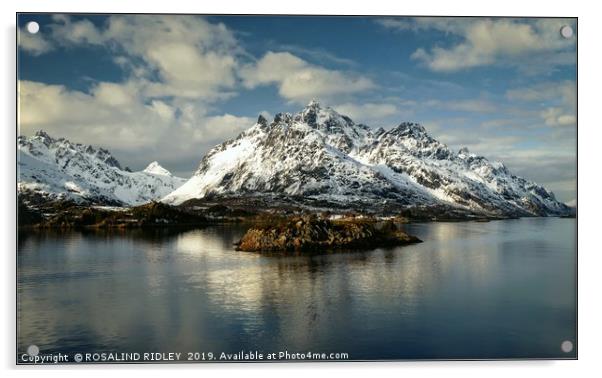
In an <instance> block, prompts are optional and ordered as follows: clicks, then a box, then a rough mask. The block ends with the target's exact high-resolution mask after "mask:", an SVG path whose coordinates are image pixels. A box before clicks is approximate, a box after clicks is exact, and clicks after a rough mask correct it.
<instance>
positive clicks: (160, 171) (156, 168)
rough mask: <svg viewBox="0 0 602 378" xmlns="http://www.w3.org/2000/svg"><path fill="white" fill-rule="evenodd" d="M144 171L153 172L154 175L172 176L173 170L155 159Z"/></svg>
mask: <svg viewBox="0 0 602 378" xmlns="http://www.w3.org/2000/svg"><path fill="white" fill-rule="evenodd" d="M143 172H146V173H151V174H154V175H163V176H171V172H170V171H168V170H167V169H165V168H163V167H162V166H161V164H159V162H157V161H153V162H152V163H150V164H149V165H147V166H146V168H144V170H143Z"/></svg>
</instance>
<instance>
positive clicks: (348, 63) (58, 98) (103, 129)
mask: <svg viewBox="0 0 602 378" xmlns="http://www.w3.org/2000/svg"><path fill="white" fill-rule="evenodd" d="M30 21H36V22H38V23H39V25H40V30H39V32H38V33H36V34H30V33H28V32H27V30H26V27H25V26H26V24H27V23H28V22H30ZM565 25H568V26H571V27H572V28H573V29H574V30H575V29H576V23H575V20H574V19H557V18H555V19H520V18H444V17H436V18H430V17H421V18H408V17H330V16H329V17H316V16H195V15H178V16H176V15H74V14H71V15H60V14H55V15H50V14H45V15H39V14H21V15H19V17H18V28H19V29H18V33H17V39H18V55H17V58H18V68H17V76H18V77H17V80H18V123H19V134H21V135H33V134H34V133H35V132H36V131H38V130H45V131H46V132H48V133H49V134H50V135H52V136H54V137H64V138H67V139H69V140H71V141H73V142H79V143H85V144H92V145H95V146H102V147H105V148H107V149H109V150H110V151H111V152H112V153H113V154H114V155H115V156H116V158H117V159H118V160H119V161H120V162H121V164H122V166H128V167H130V168H131V169H133V170H140V169H143V168H144V167H145V166H146V165H148V164H149V163H150V162H152V161H154V160H157V161H159V163H160V164H161V165H162V166H164V167H165V168H167V169H169V170H170V171H172V172H173V173H174V174H177V175H180V176H183V177H189V176H190V175H191V174H192V172H193V171H194V170H195V169H196V168H197V166H198V164H199V161H200V160H201V158H202V156H203V155H204V154H205V153H206V152H207V151H208V150H209V149H210V148H212V147H213V146H215V145H216V144H219V143H221V142H223V141H225V140H227V139H230V138H233V137H235V136H236V135H238V134H239V133H240V132H242V131H244V130H245V129H247V128H249V127H251V126H252V125H253V124H254V123H255V121H256V119H257V116H258V115H259V114H262V115H264V116H266V117H267V118H268V119H269V118H271V117H273V115H274V114H277V113H280V112H291V113H294V112H297V111H299V110H301V109H302V108H303V107H304V106H305V105H306V104H307V103H308V102H309V101H310V100H312V99H316V100H318V101H319V102H320V103H321V104H322V105H323V106H330V107H332V108H334V109H335V110H337V111H338V112H339V113H341V114H345V115H348V116H350V117H351V118H352V119H353V120H354V121H356V122H358V123H359V122H362V123H365V124H367V125H369V126H371V127H374V128H377V127H384V128H385V129H389V128H392V127H394V126H396V125H398V124H399V123H401V122H403V121H412V122H418V123H420V124H422V125H424V126H425V128H426V129H427V131H428V132H429V133H430V134H431V135H432V136H433V137H434V138H436V139H438V140H439V141H441V142H443V143H445V144H447V145H448V146H449V147H450V148H452V149H454V150H458V149H460V148H461V147H468V148H469V150H470V151H471V152H473V153H476V154H479V155H483V156H485V157H487V158H488V159H490V160H499V161H502V162H504V164H506V166H507V167H508V168H509V169H510V170H511V171H512V172H513V173H514V174H516V175H518V176H522V177H525V178H527V179H530V180H533V181H536V182H537V183H538V184H542V185H544V186H545V187H546V188H547V189H549V190H552V191H553V192H554V193H555V194H556V197H557V198H558V199H559V200H561V201H563V202H571V201H574V200H575V198H576V159H577V147H576V143H577V141H576V134H577V123H576V115H577V93H576V33H575V36H573V37H572V38H568V39H567V38H563V37H562V36H561V34H560V29H561V27H562V26H565Z"/></svg>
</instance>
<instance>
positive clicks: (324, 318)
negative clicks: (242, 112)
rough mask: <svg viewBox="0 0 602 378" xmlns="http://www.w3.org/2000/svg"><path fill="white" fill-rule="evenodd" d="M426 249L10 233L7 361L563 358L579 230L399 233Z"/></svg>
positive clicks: (428, 226)
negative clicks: (11, 304) (10, 353)
mask: <svg viewBox="0 0 602 378" xmlns="http://www.w3.org/2000/svg"><path fill="white" fill-rule="evenodd" d="M405 228H406V230H407V231H408V232H409V233H411V234H414V235H416V236H418V237H420V238H421V239H423V240H424V243H421V244H415V245H410V246H404V247H399V248H391V249H376V250H372V251H362V252H345V253H329V254H322V255H312V256H307V255H288V256H278V255H263V254H255V253H246V252H236V251H235V250H234V247H233V243H234V242H235V241H237V240H238V239H239V238H240V236H242V234H243V233H244V231H245V230H244V228H243V227H240V226H220V227H210V228H205V229H197V230H189V231H166V230H155V231H127V232H122V233H118V232H113V233H94V232H83V233H82V232H68V233H53V232H36V233H33V232H30V233H21V234H19V250H18V260H17V262H18V277H17V278H18V280H17V291H18V298H17V299H18V303H17V304H18V307H17V309H18V311H17V317H18V319H17V320H18V330H17V335H18V340H17V341H18V351H19V352H20V353H23V352H24V351H25V350H26V349H27V347H28V346H29V345H31V344H35V345H37V346H38V347H39V348H40V350H41V352H42V353H46V352H63V353H75V352H82V353H83V352H118V353H121V352H180V353H187V352H205V353H207V352H212V353H214V355H218V354H219V353H221V352H226V353H237V352H240V351H241V350H245V351H249V350H257V351H260V352H263V353H271V352H279V351H285V350H286V351H289V352H305V353H306V352H326V353H331V352H334V353H336V352H343V353H348V354H349V359H352V360H361V359H403V358H409V359H423V358H435V359H441V358H458V359H465V358H469V359H473V358H557V357H559V358H567V357H569V358H570V357H575V355H576V351H575V349H573V350H572V351H571V352H569V353H565V352H563V351H562V350H561V348H560V345H561V343H562V342H563V341H565V340H569V341H572V342H573V343H574V342H575V338H576V332H575V329H576V308H575V306H576V276H575V270H576V265H575V264H576V239H575V238H576V234H575V232H576V231H575V220H574V219H559V218H530V219H517V220H504V221H492V222H487V223H480V222H457V223H422V224H409V225H406V226H405Z"/></svg>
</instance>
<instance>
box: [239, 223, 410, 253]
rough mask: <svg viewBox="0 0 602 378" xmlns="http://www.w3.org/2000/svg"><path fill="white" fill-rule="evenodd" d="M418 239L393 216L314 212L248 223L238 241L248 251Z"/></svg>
mask: <svg viewBox="0 0 602 378" xmlns="http://www.w3.org/2000/svg"><path fill="white" fill-rule="evenodd" d="M419 242H421V240H420V239H418V238H417V237H415V236H411V235H408V234H406V233H404V232H403V231H401V229H400V228H399V225H398V224H397V223H396V222H394V221H393V220H384V221H382V220H377V219H375V218H351V219H338V220H332V219H328V218H324V217H320V216H317V215H305V216H296V217H291V218H286V219H283V220H280V221H278V222H274V223H270V224H264V225H255V226H253V227H251V228H250V229H249V230H248V231H247V232H246V234H245V235H244V236H243V237H242V239H241V240H240V241H239V242H238V243H237V248H236V249H237V250H239V251H247V252H312V251H323V250H341V249H350V250H351V249H365V248H378V247H390V246H399V245H404V244H411V243H419Z"/></svg>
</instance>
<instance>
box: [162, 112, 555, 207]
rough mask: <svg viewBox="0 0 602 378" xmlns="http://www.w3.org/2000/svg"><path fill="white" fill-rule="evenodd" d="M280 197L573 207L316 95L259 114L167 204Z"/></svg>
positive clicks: (405, 126) (483, 163)
mask: <svg viewBox="0 0 602 378" xmlns="http://www.w3.org/2000/svg"><path fill="white" fill-rule="evenodd" d="M274 194H277V195H285V196H294V197H295V198H300V197H302V198H307V199H312V200H321V201H327V202H330V203H334V204H343V205H344V204H346V203H347V204H357V203H362V204H366V205H367V206H370V205H371V204H376V203H379V204H382V203H389V204H395V205H398V206H420V205H424V206H427V207H428V206H438V205H446V206H451V207H454V208H459V209H466V210H469V211H473V212H477V213H485V214H491V215H554V214H564V213H566V212H567V207H566V205H564V204H562V203H560V202H558V201H556V199H555V198H554V194H553V193H551V192H549V191H547V190H546V189H545V188H543V187H541V186H539V185H537V184H535V183H533V182H531V181H528V180H525V179H523V178H520V177H517V176H514V175H512V174H511V173H510V172H509V171H508V169H507V168H506V167H505V166H504V165H503V164H502V163H499V162H490V161H488V160H487V159H486V158H484V157H481V156H477V155H475V154H472V153H470V152H469V151H468V150H467V149H461V150H460V151H459V152H454V151H452V150H450V149H449V148H448V147H447V146H445V145H444V144H442V143H440V142H438V141H437V140H435V139H433V138H432V137H431V136H429V135H428V134H427V132H426V130H425V129H424V128H423V127H422V126H420V125H418V124H414V123H402V124H400V125H399V126H398V127H396V128H394V129H392V130H389V131H385V130H383V129H377V130H373V129H371V128H369V127H367V126H365V125H362V124H356V123H354V122H353V121H352V120H351V119H350V118H349V117H346V116H343V115H340V114H339V113H337V112H336V111H334V110H333V109H331V108H322V107H320V105H319V104H318V103H317V102H314V101H312V102H311V103H310V104H309V105H308V106H307V107H305V108H304V109H303V110H302V111H301V112H299V113H297V114H294V115H291V114H288V113H280V114H277V115H276V116H275V118H274V120H273V121H272V122H271V123H268V122H267V120H266V119H265V118H264V117H262V116H260V117H259V119H258V120H257V123H256V124H255V125H253V126H252V127H251V128H249V129H248V130H246V131H245V132H243V133H242V134H240V135H239V136H238V137H237V138H235V139H233V140H229V141H227V142H224V143H222V144H220V145H218V146H216V147H214V148H213V149H212V150H211V151H209V153H207V154H206V155H205V156H204V157H203V159H202V160H201V163H200V166H199V168H198V169H197V171H196V172H195V173H194V175H193V176H192V177H191V178H190V179H189V180H188V181H187V182H186V183H185V184H184V185H182V186H181V187H180V188H179V189H177V190H175V191H174V192H173V193H170V194H169V195H168V196H166V197H165V198H164V199H163V201H165V202H167V203H172V204H180V203H182V202H185V201H187V200H189V199H194V198H203V197H206V196H208V195H212V196H245V195H253V196H262V195H265V196H270V195H274Z"/></svg>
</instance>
